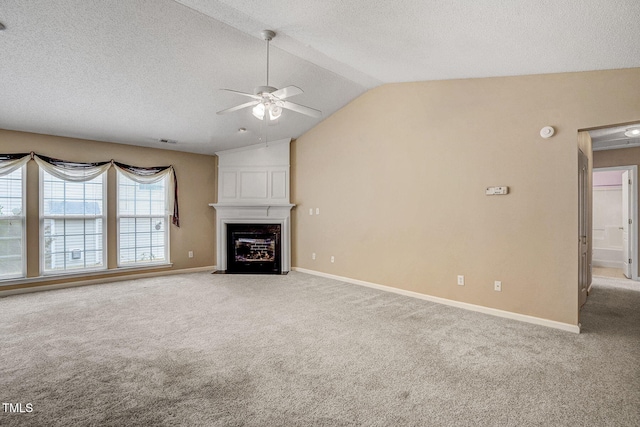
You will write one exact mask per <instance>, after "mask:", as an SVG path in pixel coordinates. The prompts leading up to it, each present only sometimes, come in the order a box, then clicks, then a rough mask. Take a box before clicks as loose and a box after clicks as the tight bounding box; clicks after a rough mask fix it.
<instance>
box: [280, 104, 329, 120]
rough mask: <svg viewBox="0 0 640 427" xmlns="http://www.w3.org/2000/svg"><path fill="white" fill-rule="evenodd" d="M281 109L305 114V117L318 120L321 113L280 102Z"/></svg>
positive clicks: (302, 106) (301, 106) (313, 109)
mask: <svg viewBox="0 0 640 427" xmlns="http://www.w3.org/2000/svg"><path fill="white" fill-rule="evenodd" d="M282 108H286V109H288V110H291V111H295V112H296V113H302V114H306V115H307V116H311V117H315V118H318V119H319V118H321V117H322V111H320V110H316V109H315V108H310V107H305V106H304V105H300V104H296V103H294V102H291V101H282Z"/></svg>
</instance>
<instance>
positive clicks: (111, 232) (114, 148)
mask: <svg viewBox="0 0 640 427" xmlns="http://www.w3.org/2000/svg"><path fill="white" fill-rule="evenodd" d="M29 151H34V152H36V153H38V154H42V155H45V156H50V157H55V158H59V159H64V160H70V161H77V162H96V161H103V160H110V159H114V160H116V161H119V162H122V163H127V164H132V165H135V166H164V165H173V166H174V169H175V173H176V176H177V178H178V188H179V206H180V228H177V227H175V226H173V225H171V231H170V248H171V255H170V257H171V262H172V263H173V266H172V267H171V268H170V269H172V270H180V269H187V268H196V267H205V266H212V265H214V264H215V212H214V210H213V209H212V208H211V207H209V206H208V205H207V204H208V203H211V202H213V201H215V192H216V163H217V162H216V160H217V158H216V157H215V156H205V155H201V154H189V153H180V152H176V151H169V150H160V149H153V148H142V147H135V146H131V145H123V144H113V143H106V142H96V141H86V140H78V139H73V138H63V137H55V136H49V135H40V134H33V133H24V132H14V131H8V130H2V129H0V153H22V152H29ZM38 176H39V175H38V167H37V165H36V164H35V162H33V161H32V162H29V163H28V165H27V230H28V231H27V276H28V277H36V276H38V274H39V264H38V262H39V255H38V251H39V242H38V240H39V236H38V224H39V211H38V198H39V188H38ZM107 212H108V221H107V245H108V268H109V269H115V268H116V267H117V265H116V263H117V258H116V241H117V240H116V231H117V230H116V172H115V170H114V169H113V168H111V169H110V170H109V172H108V191H107ZM189 251H193V252H194V257H193V258H188V252H189ZM123 274H131V272H128V273H123ZM96 277H99V276H91V278H92V279H93V278H96ZM109 277H113V276H112V275H110V276H109ZM82 279H84V278H79V279H72V280H68V279H65V280H51V281H46V282H38V283H32V284H27V285H17V286H3V287H1V288H0V290H9V289H14V288H19V287H28V286H42V285H49V284H53V283H60V282H62V281H64V282H69V281H73V280H82Z"/></svg>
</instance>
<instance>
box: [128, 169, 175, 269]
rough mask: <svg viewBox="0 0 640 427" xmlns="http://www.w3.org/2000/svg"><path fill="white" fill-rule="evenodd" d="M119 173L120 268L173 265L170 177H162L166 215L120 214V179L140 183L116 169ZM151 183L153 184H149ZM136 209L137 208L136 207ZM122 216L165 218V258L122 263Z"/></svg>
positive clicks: (131, 217) (130, 217) (129, 217)
mask: <svg viewBox="0 0 640 427" xmlns="http://www.w3.org/2000/svg"><path fill="white" fill-rule="evenodd" d="M116 174H117V179H116V224H117V225H116V228H117V238H116V244H117V248H116V258H117V260H118V268H136V267H147V266H157V265H171V259H170V258H169V257H170V254H171V250H170V248H169V242H170V234H171V233H170V231H171V229H170V224H171V223H170V218H169V187H170V186H169V179H168V177H164V178H162V180H163V181H164V190H165V191H164V193H165V196H164V204H165V206H164V215H136V214H126V215H121V214H120V180H121V179H122V178H126V179H127V180H129V181H132V182H134V183H135V184H136V185H140V184H138V183H136V182H135V181H133V180H132V179H130V178H129V177H127V176H126V175H125V174H123V173H122V172H120V171H116ZM149 185H153V184H149ZM134 211H135V209H134ZM122 218H126V219H138V218H142V219H146V218H158V219H163V220H164V224H165V229H164V260H159V261H153V260H151V259H150V260H149V261H134V262H129V263H126V264H122V263H121V262H120V219H122Z"/></svg>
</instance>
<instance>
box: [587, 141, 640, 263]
mask: <svg viewBox="0 0 640 427" xmlns="http://www.w3.org/2000/svg"><path fill="white" fill-rule="evenodd" d="M632 165H636V166H638V169H640V147H634V148H621V149H618V150H605V151H595V152H594V153H593V167H594V168H610V167H614V166H632ZM636 191H638V195H637V196H636V197H638V200H640V185H636ZM636 228H639V230H638V238H639V240H638V241H640V227H636ZM633 262H635V263H638V262H640V257H639V256H638V254H636V255H635V256H634V258H633Z"/></svg>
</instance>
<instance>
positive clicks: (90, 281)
mask: <svg viewBox="0 0 640 427" xmlns="http://www.w3.org/2000/svg"><path fill="white" fill-rule="evenodd" d="M215 269H216V266H215V265H210V266H206V267H195V268H184V269H181V270H164V271H153V272H149V273H136V274H128V275H125V276H114V277H101V278H99V279H87V280H79V281H77V282H66V283H56V284H55V285H43V286H31V287H28V288H19V289H9V290H6V291H3V290H0V298H2V297H8V296H10V295H18V294H28V293H31V292H41V291H51V290H54V289H64V288H74V287H76V286H87V285H97V284H101V283H112V282H122V281H125V280H134V279H144V278H148V277H158V276H169V275H172V274H186V273H199V272H202V271H212V270H215Z"/></svg>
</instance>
